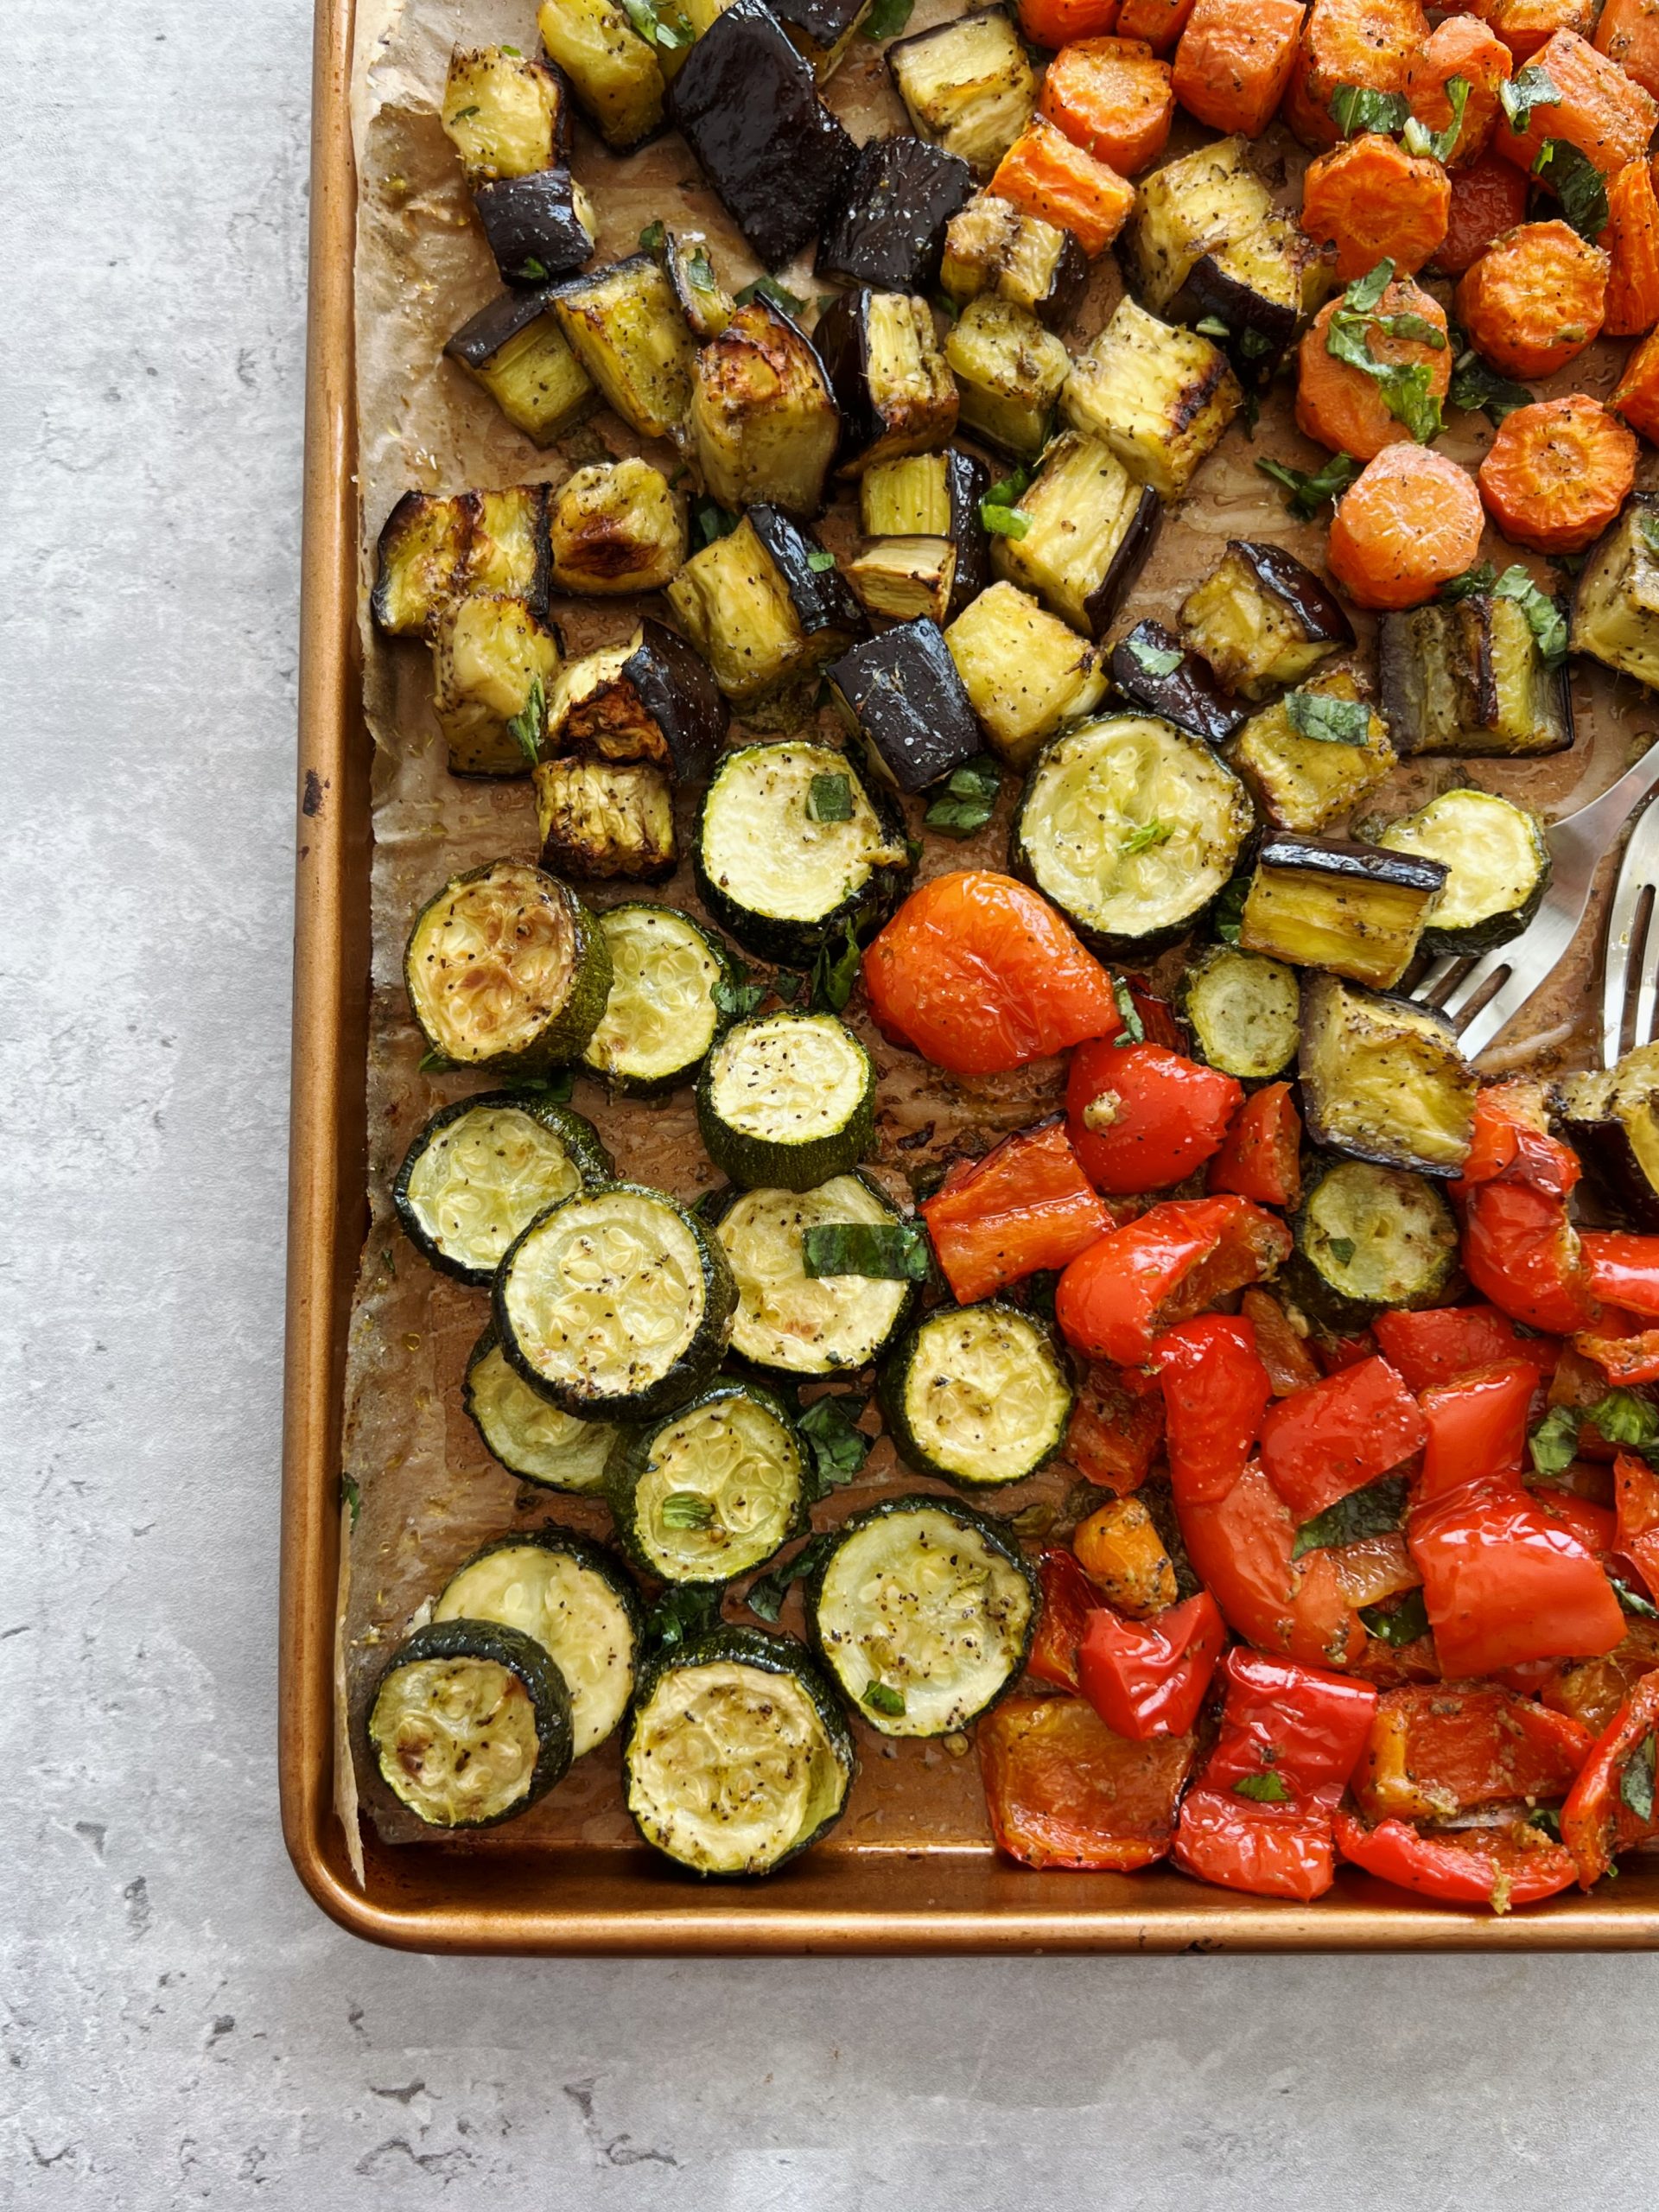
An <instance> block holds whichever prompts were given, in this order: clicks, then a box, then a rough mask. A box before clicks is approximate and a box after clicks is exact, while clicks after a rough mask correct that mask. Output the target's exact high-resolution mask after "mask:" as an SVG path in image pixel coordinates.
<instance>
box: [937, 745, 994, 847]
mask: <svg viewBox="0 0 1659 2212" xmlns="http://www.w3.org/2000/svg"><path fill="white" fill-rule="evenodd" d="M1001 789H1002V776H1001V770H1000V769H999V768H998V766H997V764H996V762H995V760H993V759H992V758H991V756H990V754H989V753H976V754H975V755H974V758H973V759H972V760H964V761H963V764H962V766H961V767H960V768H953V769H952V770H951V772H950V775H949V776H948V777H947V778H946V779H945V784H944V790H943V791H941V792H940V793H939V796H938V798H936V799H934V800H933V801H931V804H930V805H929V807H928V810H927V812H926V813H925V815H924V816H923V817H922V820H923V821H924V822H925V823H926V825H927V827H928V828H929V829H938V830H939V831H940V832H941V833H942V834H943V835H944V836H947V837H971V836H973V834H974V832H975V831H976V829H983V828H984V827H985V824H986V823H988V821H989V820H990V818H991V817H992V815H994V814H995V811H996V802H997V798H998V797H999V795H1000V794H1001Z"/></svg>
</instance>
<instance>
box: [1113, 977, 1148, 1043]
mask: <svg viewBox="0 0 1659 2212" xmlns="http://www.w3.org/2000/svg"><path fill="white" fill-rule="evenodd" d="M1112 996H1113V997H1114V998H1115V999H1116V1001H1117V1012H1118V1018H1119V1020H1121V1021H1122V1024H1123V1027H1122V1028H1121V1029H1120V1030H1119V1031H1118V1033H1117V1034H1116V1037H1114V1038H1113V1039H1112V1042H1113V1044H1114V1045H1144V1044H1145V1043H1146V1041H1147V1025H1146V1023H1145V1022H1144V1021H1142V1020H1141V1009H1140V1007H1138V1006H1136V1004H1135V993H1134V992H1133V991H1132V990H1131V989H1130V988H1129V987H1128V984H1127V983H1126V982H1124V980H1123V978H1122V976H1113V978H1112Z"/></svg>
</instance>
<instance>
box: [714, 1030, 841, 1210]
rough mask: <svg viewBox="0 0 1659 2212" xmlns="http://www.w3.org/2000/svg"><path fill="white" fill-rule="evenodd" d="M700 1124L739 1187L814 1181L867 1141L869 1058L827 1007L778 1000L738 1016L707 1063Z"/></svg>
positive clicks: (808, 1185)
mask: <svg viewBox="0 0 1659 2212" xmlns="http://www.w3.org/2000/svg"><path fill="white" fill-rule="evenodd" d="M697 1128H698V1131H699V1133H700V1134H701V1135H702V1143H703V1149H704V1150H705V1151H706V1152H707V1153H708V1154H709V1159H710V1160H713V1161H714V1163H715V1166H716V1167H717V1168H719V1170H720V1172H721V1174H722V1175H723V1176H725V1178H726V1179H727V1180H728V1182H729V1183H734V1184H735V1185H737V1187H738V1189H739V1190H741V1191H755V1190H772V1191H810V1190H815V1189H816V1188H817V1185H819V1184H820V1183H827V1182H829V1179H830V1178H831V1177H832V1176H836V1175H848V1174H850V1173H852V1171H853V1169H854V1168H855V1167H856V1166H857V1165H858V1163H859V1161H860V1160H862V1158H863V1157H864V1154H866V1153H867V1152H868V1150H869V1148H870V1144H871V1140H872V1138H873V1136H874V1130H875V1067H874V1062H873V1061H872V1060H871V1058H870V1056H869V1054H868V1052H866V1051H865V1049H864V1047H863V1046H862V1045H861V1044H860V1043H859V1041H858V1039H857V1038H856V1037H855V1036H854V1034H853V1033H852V1031H851V1030H850V1029H849V1028H848V1027H847V1026H846V1024H845V1023H844V1022H841V1021H837V1020H836V1017H835V1015H834V1014H813V1013H809V1012H808V1011H806V1010H805V1009H804V1008H803V1007H779V1010H778V1011H777V1012H776V1013H775V1014H761V1015H759V1016H757V1017H756V1018H755V1019H753V1020H748V1021H739V1022H735V1023H734V1025H733V1026H732V1027H731V1028H730V1029H728V1031H727V1033H726V1034H725V1035H724V1036H723V1037H722V1038H721V1040H720V1042H719V1043H718V1044H717V1045H716V1046H715V1048H714V1050H713V1051H712V1052H710V1053H709V1058H708V1059H707V1060H706V1061H705V1062H704V1064H703V1069H702V1075H701V1076H700V1077H699V1078H698V1081H697Z"/></svg>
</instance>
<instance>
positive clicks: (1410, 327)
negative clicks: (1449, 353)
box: [1371, 314, 1446, 353]
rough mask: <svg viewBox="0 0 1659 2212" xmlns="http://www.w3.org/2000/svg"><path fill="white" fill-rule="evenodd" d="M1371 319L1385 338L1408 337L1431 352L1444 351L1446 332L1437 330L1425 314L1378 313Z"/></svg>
mask: <svg viewBox="0 0 1659 2212" xmlns="http://www.w3.org/2000/svg"><path fill="white" fill-rule="evenodd" d="M1371 321H1372V323H1373V325H1374V327H1376V329H1378V330H1380V331H1381V332H1382V333H1383V335H1384V337H1386V338H1409V339H1410V340H1413V342H1414V344H1416V345H1419V346H1427V347H1428V349H1429V351H1430V352H1431V353H1444V352H1445V351H1446V333H1445V332H1444V331H1443V330H1437V329H1436V328H1435V327H1434V325H1433V323H1432V322H1431V321H1429V320H1428V318H1427V315H1410V314H1404V315H1373V316H1372V317H1371Z"/></svg>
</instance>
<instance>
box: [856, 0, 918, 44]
mask: <svg viewBox="0 0 1659 2212" xmlns="http://www.w3.org/2000/svg"><path fill="white" fill-rule="evenodd" d="M915 5H916V0H875V5H874V8H872V9H871V10H870V12H869V14H868V16H865V18H864V22H863V24H862V26H861V34H860V35H861V36H862V37H864V38H868V39H883V38H897V37H898V35H899V32H900V31H901V30H903V29H904V28H905V25H906V23H907V22H909V21H910V16H911V10H912V9H913V8H914V7H915Z"/></svg>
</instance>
